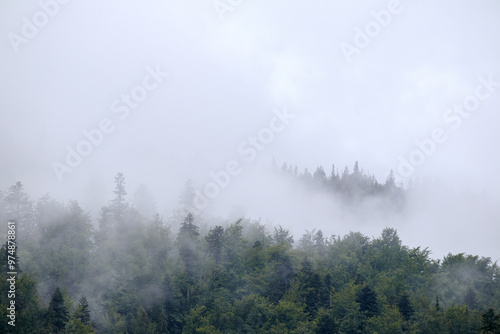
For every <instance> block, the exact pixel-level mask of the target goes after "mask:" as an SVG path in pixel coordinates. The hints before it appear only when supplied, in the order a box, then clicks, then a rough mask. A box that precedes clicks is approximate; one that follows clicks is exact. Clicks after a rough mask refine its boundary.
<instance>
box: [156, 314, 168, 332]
mask: <svg viewBox="0 0 500 334" xmlns="http://www.w3.org/2000/svg"><path fill="white" fill-rule="evenodd" d="M156 330H157V331H158V334H170V331H169V330H168V317H167V314H166V313H165V309H163V308H162V309H161V313H160V318H159V319H158V323H157V326H156Z"/></svg>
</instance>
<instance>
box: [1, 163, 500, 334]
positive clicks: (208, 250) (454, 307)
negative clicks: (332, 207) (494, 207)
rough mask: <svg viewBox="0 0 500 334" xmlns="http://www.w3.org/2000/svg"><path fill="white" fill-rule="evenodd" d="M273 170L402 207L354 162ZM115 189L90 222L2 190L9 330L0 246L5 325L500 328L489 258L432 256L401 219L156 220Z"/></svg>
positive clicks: (81, 329)
mask: <svg viewBox="0 0 500 334" xmlns="http://www.w3.org/2000/svg"><path fill="white" fill-rule="evenodd" d="M278 170H279V172H280V173H283V174H285V175H289V176H290V177H293V178H297V179H300V180H301V181H303V182H305V184H307V185H308V186H309V185H310V186H312V187H322V188H326V189H331V191H333V192H335V193H338V194H340V197H341V198H342V199H344V200H345V202H346V203H351V204H352V205H355V203H356V201H361V200H362V199H363V198H364V197H367V196H375V197H379V198H380V197H381V198H384V199H385V200H386V201H389V202H394V203H395V205H394V208H396V209H397V208H400V207H401V206H402V205H404V196H405V190H404V188H403V187H402V186H398V185H396V184H395V182H394V176H393V175H392V173H391V174H390V175H389V177H388V178H387V180H386V181H385V183H381V184H380V183H378V182H377V181H376V180H375V178H374V177H373V176H368V175H367V174H365V173H364V172H363V171H361V170H360V169H359V167H358V164H357V163H356V164H355V166H354V169H353V171H352V172H350V171H349V170H348V169H347V168H346V169H345V170H344V172H343V173H341V174H339V173H337V172H336V170H335V168H333V169H332V173H331V175H330V176H326V174H325V172H324V171H323V169H322V168H320V167H319V168H318V169H317V170H316V171H315V173H313V174H312V175H311V174H310V173H309V172H307V170H306V171H304V172H303V173H298V172H297V170H296V168H295V169H293V168H291V167H289V166H287V165H284V166H283V167H282V168H280V169H278ZM113 197H114V198H113V199H112V200H111V201H110V202H109V203H103V207H102V209H101V211H100V213H99V217H98V218H97V219H95V221H94V220H93V219H92V218H91V216H90V215H89V214H88V213H87V211H86V210H85V209H84V208H82V207H81V206H80V204H79V203H77V202H75V201H70V202H68V203H61V202H59V201H57V200H55V199H53V198H51V197H50V196H48V195H47V196H44V197H42V198H40V199H38V200H37V201H32V200H31V199H30V196H29V195H28V194H27V193H26V192H25V190H24V187H23V185H22V183H20V182H17V183H16V184H14V185H12V186H11V187H9V188H8V189H7V190H6V191H5V192H1V193H0V218H1V219H2V221H4V222H5V223H4V224H6V223H7V221H10V220H12V221H16V228H17V234H16V235H17V240H16V241H17V246H18V247H17V252H16V256H17V257H18V259H16V266H17V271H18V275H17V279H16V298H15V301H16V322H15V323H16V326H15V327H13V326H11V325H9V324H8V321H9V318H8V317H7V314H8V310H7V307H8V303H9V299H8V298H7V294H8V291H9V282H8V281H7V278H8V277H7V272H8V271H10V270H8V268H7V256H8V254H9V253H8V247H7V244H4V246H3V247H2V252H1V253H0V265H1V267H2V270H1V272H0V282H1V283H0V319H1V320H0V332H1V333H94V332H95V333H171V334H174V333H433V334H435V333H500V315H499V314H500V279H499V278H500V269H499V268H498V266H497V264H496V262H492V260H491V259H490V258H485V257H479V256H475V255H469V254H464V253H459V254H448V255H447V256H445V257H444V258H443V259H439V260H437V259H434V258H432V256H431V255H432V254H431V250H429V249H427V248H425V247H416V248H411V247H408V246H405V245H404V244H403V242H402V241H401V240H400V238H399V236H398V233H397V229H396V227H387V228H385V229H384V230H383V231H381V234H380V235H379V236H378V237H371V238H370V237H367V236H365V235H363V234H362V233H360V232H350V233H348V234H346V235H343V236H339V235H329V236H328V235H324V234H323V233H322V231H321V230H319V229H315V228H314V212H311V219H310V221H307V222H304V226H305V227H307V230H304V234H303V235H302V236H293V235H292V234H291V233H290V232H289V231H288V230H287V229H285V228H283V227H282V226H280V225H279V224H278V225H277V226H276V227H273V228H269V227H268V225H265V224H263V223H262V222H261V221H260V220H254V219H250V218H245V217H241V218H237V219H234V220H227V219H220V218H213V217H208V216H204V215H202V214H199V213H196V212H189V211H188V210H186V207H185V206H184V207H181V208H179V210H177V211H175V212H174V214H172V216H171V217H168V218H163V217H162V216H161V215H159V214H158V213H147V212H144V211H143V210H140V208H137V207H135V206H134V205H132V204H130V202H129V201H128V200H127V191H126V180H125V177H124V176H123V174H121V173H119V174H118V175H117V176H116V178H115V189H114V194H113ZM278 223H279V222H278ZM282 223H283V224H282V225H285V224H286V222H282ZM444 237H445V236H443V238H444ZM3 240H7V229H6V228H4V229H2V242H4V241H3ZM17 260H18V261H19V262H18V261H17Z"/></svg>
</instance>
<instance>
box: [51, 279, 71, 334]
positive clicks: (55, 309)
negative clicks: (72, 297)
mask: <svg viewBox="0 0 500 334" xmlns="http://www.w3.org/2000/svg"><path fill="white" fill-rule="evenodd" d="M46 320H47V327H48V328H49V329H50V330H51V331H52V332H54V333H61V332H63V331H64V329H65V328H66V324H67V322H68V320H69V316H68V310H67V309H66V305H64V297H63V294H62V292H61V289H59V287H57V288H56V289H55V291H54V293H53V294H52V299H51V300H50V304H49V308H48V310H47V315H46Z"/></svg>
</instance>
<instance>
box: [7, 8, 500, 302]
mask: <svg viewBox="0 0 500 334" xmlns="http://www.w3.org/2000/svg"><path fill="white" fill-rule="evenodd" d="M499 14H500V3H499V2H498V1H494V0H487V1H482V2H480V3H472V2H469V1H462V0H461V1H451V0H447V1H441V2H439V3H435V2H431V1H419V2H414V1H409V0H394V1H392V0H391V1H378V0H377V1H361V0H359V1H351V2H349V3H332V2H330V1H319V2H315V3H314V4H311V3H307V4H306V3H305V2H299V1H296V2H293V3H290V2H289V1H288V2H286V1H282V0H279V1H273V2H272V3H269V2H265V1H245V0H240V1H229V0H227V1H226V0H215V1H209V2H204V3H198V2H195V1H182V2H181V1H172V0H162V1H159V0H151V1H148V2H145V3H142V2H141V3H136V2H132V1H117V0H112V1H107V2H105V3H102V2H98V1H85V2H82V1H62V0H41V1H22V2H15V1H2V2H1V3H0V36H3V38H1V39H0V59H1V60H2V61H0V73H1V76H0V101H1V102H0V124H1V125H2V127H1V128H2V130H1V131H0V171H1V174H0V191H1V193H0V195H1V196H0V199H2V198H3V197H2V196H3V195H5V194H7V193H8V191H9V187H11V186H13V185H15V184H16V182H22V185H23V187H24V190H25V191H26V193H27V194H29V197H30V199H31V200H32V201H34V202H36V201H37V200H39V199H41V198H43V197H44V196H45V195H49V196H50V197H51V198H54V199H55V200H56V201H58V202H59V203H70V201H76V202H77V203H78V204H79V206H80V207H81V208H82V210H83V212H85V213H88V214H89V217H90V218H89V219H90V222H89V223H90V224H91V225H92V227H93V228H94V229H95V230H98V229H99V226H100V225H99V224H100V221H102V219H103V211H102V209H103V207H105V206H107V205H109V203H110V201H112V200H113V199H114V198H115V195H116V194H115V193H114V192H113V191H114V190H115V182H116V180H115V177H116V176H117V174H118V173H122V174H123V176H124V177H125V181H126V183H125V187H126V193H127V194H126V196H125V200H126V201H127V203H129V204H130V206H131V207H134V208H135V209H136V210H137V212H138V213H140V214H141V215H142V216H143V218H144V220H148V221H153V217H154V215H155V214H158V215H159V216H158V217H160V216H161V217H163V219H164V221H165V223H166V224H167V225H168V224H169V228H170V230H169V231H170V232H169V233H172V235H175V234H176V233H178V231H179V226H180V223H181V221H182V219H183V218H180V217H181V216H182V217H185V215H186V214H187V213H192V214H194V215H195V217H196V219H198V221H199V222H200V224H201V225H200V231H201V232H202V233H201V234H202V235H204V234H206V233H208V231H210V228H211V227H213V226H215V225H220V224H221V222H224V223H225V224H229V225H230V224H232V223H234V222H236V221H238V220H239V219H244V220H246V221H259V222H260V223H262V224H264V225H265V226H266V229H267V231H268V232H269V233H272V231H273V230H274V228H276V227H279V226H281V227H283V228H284V229H286V230H287V231H290V233H291V234H292V235H293V237H294V240H295V247H297V242H298V240H299V239H300V238H301V236H302V235H303V234H304V233H306V232H307V231H309V232H310V231H312V230H321V231H322V232H323V235H325V237H331V236H333V237H339V236H340V237H342V236H344V235H347V234H349V232H351V231H353V232H361V233H362V234H363V235H366V236H368V237H373V238H376V236H378V235H380V233H381V231H382V230H384V228H394V229H396V230H397V232H398V235H399V237H400V238H401V240H402V241H403V243H404V244H405V245H408V246H409V247H422V248H428V249H429V250H430V252H431V253H430V257H431V258H433V259H435V260H439V259H442V258H443V257H445V256H447V255H448V254H449V253H451V254H458V253H464V254H472V255H478V256H482V257H489V258H491V259H492V261H493V262H495V261H498V260H500V244H499V243H498V238H499V236H500V194H499V191H498V189H500V174H499V173H498V171H499V170H500V159H499V157H498V142H499V140H500V134H499V133H500V132H499V131H498V129H497V128H498V124H500V122H499V121H500V116H499V115H500V114H499V112H498V111H499V110H500V63H499V62H498V59H500V44H499V43H498V31H500V20H498V17H499ZM358 164H359V168H360V173H361V174H362V175H364V176H366V180H371V181H369V182H372V183H370V184H371V186H370V187H372V188H373V189H375V190H373V189H372V188H370V189H371V190H370V191H367V190H366V189H365V188H363V189H364V190H363V191H365V192H366V193H361V192H358V190H352V191H353V192H352V193H349V194H348V195H346V194H347V192H346V190H345V189H346V188H342V187H340V186H339V187H340V188H338V189H337V188H336V190H332V189H333V188H334V186H332V185H331V184H330V183H332V182H333V181H331V180H333V179H332V175H334V176H335V175H337V176H338V177H339V178H340V179H341V178H342V175H343V173H346V174H345V175H348V176H349V175H361V174H356V173H355V172H354V171H355V170H356V168H358V167H355V165H356V166H358ZM283 166H284V167H283ZM332 166H333V174H332ZM318 168H319V169H320V170H322V171H324V174H325V176H324V180H325V181H324V182H325V184H326V183H328V182H330V181H331V182H330V183H328V184H329V185H318V184H316V183H314V182H313V181H304V180H306V179H308V177H309V176H308V175H310V176H311V179H316V176H314V177H313V175H315V172H316V171H318ZM345 170H346V172H344V171H345ZM318 179H321V178H320V177H318V178H317V179H316V180H318ZM346 179H347V178H346ZM388 180H392V181H390V182H389V181H388ZM366 182H368V181H366ZM369 182H368V183H369ZM391 182H393V183H394V187H396V188H397V189H398V190H397V191H398V192H397V194H398V195H394V194H395V193H391V192H390V191H392V190H390V189H393V188H391V187H392V185H388V184H392V183H391ZM368 183H367V184H368ZM332 184H333V183H332ZM332 187H333V188H332ZM384 187H385V188H384ZM339 189H340V190H339ZM349 189H350V188H349ZM353 189H354V188H353ZM387 189H389V190H387ZM349 191H351V190H349ZM368 193H369V194H368ZM2 194H3V195H2ZM367 194H368V195H367ZM0 209H1V208H0ZM61 210H62V209H61ZM54 215H56V213H54ZM229 225H228V226H229ZM4 235H5V232H4V231H2V236H4ZM332 240H333V239H332ZM109 247H110V248H113V246H111V244H110V245H109ZM116 247H119V246H118V245H117V246H116ZM100 279H101V280H102V284H105V283H104V281H106V280H107V279H108V276H104V277H101V278H100ZM52 288H53V287H52V286H44V287H42V290H43V289H45V290H43V291H45V292H44V293H45V294H46V296H45V298H48V293H49V292H48V291H49V290H51V289H52ZM158 289H160V290H161V287H159V286H157V285H154V286H151V287H150V291H149V292H148V295H154V294H155V293H157V292H158V291H159V290H158ZM95 300H98V297H97V296H96V297H95V298H94V301H95Z"/></svg>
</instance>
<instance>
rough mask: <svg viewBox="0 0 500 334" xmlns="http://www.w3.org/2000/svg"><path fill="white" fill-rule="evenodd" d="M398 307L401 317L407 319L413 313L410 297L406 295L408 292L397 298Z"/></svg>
mask: <svg viewBox="0 0 500 334" xmlns="http://www.w3.org/2000/svg"><path fill="white" fill-rule="evenodd" d="M398 308H399V312H401V315H402V316H403V318H404V319H405V320H406V321H408V320H409V319H410V317H411V316H412V315H413V313H414V310H413V306H412V305H411V302H410V297H409V296H408V294H406V293H405V294H403V295H402V296H401V297H400V298H399V301H398Z"/></svg>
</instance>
